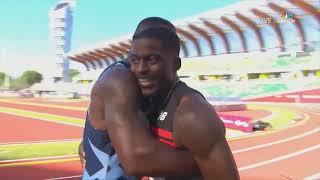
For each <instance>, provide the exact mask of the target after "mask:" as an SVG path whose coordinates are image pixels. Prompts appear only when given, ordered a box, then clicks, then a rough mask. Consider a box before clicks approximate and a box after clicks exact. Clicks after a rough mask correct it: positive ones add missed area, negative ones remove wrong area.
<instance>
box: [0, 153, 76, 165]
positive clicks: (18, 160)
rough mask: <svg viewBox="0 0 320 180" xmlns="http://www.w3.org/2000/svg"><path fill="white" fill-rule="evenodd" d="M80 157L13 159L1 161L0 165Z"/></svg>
mask: <svg viewBox="0 0 320 180" xmlns="http://www.w3.org/2000/svg"><path fill="white" fill-rule="evenodd" d="M76 157H79V156H78V155H77V154H74V155H63V156H49V157H40V158H23V159H12V160H1V161H0V163H1V164H4V163H14V162H23V161H41V160H51V159H65V158H76Z"/></svg>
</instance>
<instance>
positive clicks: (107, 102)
mask: <svg viewBox="0 0 320 180" xmlns="http://www.w3.org/2000/svg"><path fill="white" fill-rule="evenodd" d="M101 79H102V80H101V81H100V80H99V81H100V82H97V83H96V85H95V86H94V87H93V90H92V92H91V94H92V99H91V104H90V111H89V115H90V120H91V124H92V125H93V126H94V127H95V128H97V129H106V130H107V131H108V134H109V136H110V138H111V141H112V144H113V146H114V148H115V150H116V152H117V154H118V156H119V158H120V161H121V163H122V165H123V167H124V169H125V170H126V172H127V173H128V174H129V175H135V176H140V175H146V176H183V175H194V174H197V173H199V170H198V168H197V166H196V163H195V161H194V160H193V158H192V157H191V154H190V153H188V152H184V151H178V150H174V149H173V148H171V147H168V146H167V145H165V144H163V143H161V142H159V141H158V140H157V139H156V138H155V137H152V135H151V131H150V129H149V127H148V124H147V123H146V120H145V116H144V115H143V113H142V112H141V111H140V109H139V107H140V104H141V92H140V89H139V87H138V85H137V82H136V79H135V78H134V76H133V75H132V74H131V73H130V72H129V70H127V69H125V68H121V67H116V68H113V69H112V70H110V72H108V74H105V75H104V76H102V77H101ZM103 112H104V113H103Z"/></svg>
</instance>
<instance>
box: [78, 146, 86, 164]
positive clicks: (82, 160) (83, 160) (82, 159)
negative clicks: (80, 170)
mask: <svg viewBox="0 0 320 180" xmlns="http://www.w3.org/2000/svg"><path fill="white" fill-rule="evenodd" d="M78 154H79V158H80V163H81V166H82V167H85V165H86V155H85V152H84V149H83V141H81V142H80V144H79V147H78Z"/></svg>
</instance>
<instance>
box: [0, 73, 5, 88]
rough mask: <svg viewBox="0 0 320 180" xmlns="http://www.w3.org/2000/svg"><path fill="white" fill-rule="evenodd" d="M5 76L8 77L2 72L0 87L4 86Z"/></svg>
mask: <svg viewBox="0 0 320 180" xmlns="http://www.w3.org/2000/svg"><path fill="white" fill-rule="evenodd" d="M5 76H6V74H5V73H3V72H0V86H3V83H4V78H5Z"/></svg>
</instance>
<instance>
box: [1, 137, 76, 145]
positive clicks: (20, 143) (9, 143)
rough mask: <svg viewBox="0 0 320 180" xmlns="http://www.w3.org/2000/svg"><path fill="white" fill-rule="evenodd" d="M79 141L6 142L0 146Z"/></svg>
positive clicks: (74, 140)
mask: <svg viewBox="0 0 320 180" xmlns="http://www.w3.org/2000/svg"><path fill="white" fill-rule="evenodd" d="M76 141H81V138H79V139H55V140H44V141H21V142H8V143H0V146H15V145H26V144H46V143H63V142H76Z"/></svg>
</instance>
